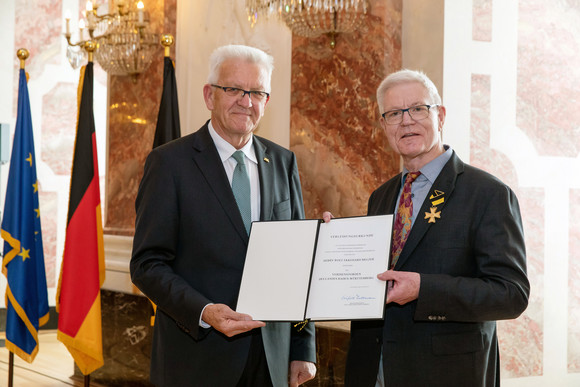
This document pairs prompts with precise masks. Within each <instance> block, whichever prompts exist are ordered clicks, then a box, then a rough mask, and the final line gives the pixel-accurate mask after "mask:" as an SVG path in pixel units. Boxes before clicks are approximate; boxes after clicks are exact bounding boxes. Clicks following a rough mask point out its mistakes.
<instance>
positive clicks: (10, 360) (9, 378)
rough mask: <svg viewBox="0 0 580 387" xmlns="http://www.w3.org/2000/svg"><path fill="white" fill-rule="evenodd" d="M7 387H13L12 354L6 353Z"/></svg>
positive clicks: (10, 352)
mask: <svg viewBox="0 0 580 387" xmlns="http://www.w3.org/2000/svg"><path fill="white" fill-rule="evenodd" d="M8 353H9V355H8V387H12V386H13V385H14V352H12V351H9V352H8Z"/></svg>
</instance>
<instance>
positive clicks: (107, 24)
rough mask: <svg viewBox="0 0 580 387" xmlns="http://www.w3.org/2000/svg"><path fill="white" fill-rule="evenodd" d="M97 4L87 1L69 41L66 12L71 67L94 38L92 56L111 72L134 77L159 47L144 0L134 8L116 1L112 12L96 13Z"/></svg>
mask: <svg viewBox="0 0 580 387" xmlns="http://www.w3.org/2000/svg"><path fill="white" fill-rule="evenodd" d="M98 8H99V6H97V4H96V1H95V3H93V2H92V1H90V0H89V1H87V6H86V10H85V11H84V12H83V14H84V18H83V19H81V20H79V40H78V41H77V42H76V43H73V42H72V41H71V31H70V15H69V14H68V13H67V14H66V15H65V23H66V32H65V38H66V40H67V43H68V46H69V47H68V49H67V58H68V60H69V62H70V63H71V65H72V66H73V68H76V67H78V66H79V65H80V63H81V62H82V61H84V59H85V57H86V53H85V52H84V51H85V50H84V45H85V43H86V42H87V41H94V42H95V44H96V51H95V59H96V60H97V63H99V65H100V66H101V67H102V68H103V70H105V71H106V72H107V73H109V74H110V75H131V76H133V79H134V80H136V77H137V75H138V74H140V73H142V72H143V71H145V70H146V69H147V68H148V67H149V65H150V64H151V61H152V60H153V57H154V54H155V51H156V50H158V49H159V45H158V44H159V43H158V42H159V38H158V36H157V34H154V33H152V32H150V30H149V13H148V12H146V11H145V10H144V5H143V1H139V2H138V3H137V10H135V9H134V7H131V6H129V5H128V4H127V2H126V1H125V0H118V1H117V2H116V8H117V9H116V11H115V12H114V13H106V14H103V15H99V14H98V12H97V10H98ZM85 30H86V31H85ZM87 33H88V37H87V36H86V34H87Z"/></svg>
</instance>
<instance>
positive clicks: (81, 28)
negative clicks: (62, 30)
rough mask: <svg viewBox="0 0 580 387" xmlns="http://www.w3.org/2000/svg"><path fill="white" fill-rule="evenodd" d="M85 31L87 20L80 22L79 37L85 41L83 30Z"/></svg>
mask: <svg viewBox="0 0 580 387" xmlns="http://www.w3.org/2000/svg"><path fill="white" fill-rule="evenodd" d="M84 29H85V19H81V20H79V36H80V40H83V30H84Z"/></svg>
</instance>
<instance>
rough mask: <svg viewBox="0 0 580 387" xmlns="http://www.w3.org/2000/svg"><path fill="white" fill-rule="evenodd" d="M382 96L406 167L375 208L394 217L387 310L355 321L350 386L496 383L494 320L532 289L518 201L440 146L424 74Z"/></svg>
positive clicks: (377, 195)
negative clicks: (376, 317)
mask: <svg viewBox="0 0 580 387" xmlns="http://www.w3.org/2000/svg"><path fill="white" fill-rule="evenodd" d="M377 100H378V105H379V110H380V113H381V119H380V123H381V126H382V128H383V130H384V132H385V134H386V136H387V138H388V141H389V144H390V146H391V147H392V149H393V150H394V151H395V152H397V153H398V154H400V155H401V158H402V161H403V171H402V173H400V174H398V175H397V176H395V177H393V178H392V179H391V180H389V181H387V182H386V183H384V184H383V185H382V186H381V187H379V188H378V189H377V190H376V191H374V192H373V193H372V194H371V196H370V199H369V202H368V214H369V215H377V214H395V222H394V225H393V235H392V244H391V257H390V265H389V267H388V268H385V269H388V270H386V271H385V272H383V273H379V274H378V278H379V279H380V280H383V281H388V286H387V306H386V308H385V315H384V320H379V321H355V322H352V324H351V338H350V348H349V352H348V356H347V365H346V386H351V387H375V386H388V387H425V386H429V387H435V386H441V387H443V386H445V387H449V386H470V387H477V386H480V387H483V386H497V385H499V349H498V339H497V330H496V323H495V320H501V319H512V318H516V317H517V316H519V315H520V314H521V313H522V312H523V311H524V310H525V308H526V307H527V304H528V297H529V293H530V284H529V282H528V279H527V275H526V255H525V246H524V236H523V229H522V222H521V217H520V210H519V205H518V201H517V198H516V196H515V194H514V192H513V191H512V190H511V189H510V188H509V187H508V186H507V185H505V184H504V183H502V182H501V181H499V180H498V179H497V178H495V177H493V176H491V175H490V174H488V173H486V172H484V171H482V170H479V169H476V168H474V167H471V166H469V165H467V164H465V163H463V162H462V161H461V160H460V159H459V157H458V156H457V154H456V153H455V152H454V151H453V149H452V148H451V147H450V146H448V145H444V144H443V142H442V139H441V133H442V131H443V124H444V122H445V114H446V110H445V107H444V106H443V105H442V104H441V97H440V96H439V93H438V92H437V89H436V87H435V85H434V84H433V82H431V80H430V79H429V78H427V76H426V75H425V74H423V73H421V72H417V71H410V70H401V71H398V72H396V73H393V74H391V75H389V76H388V77H387V78H385V79H384V80H383V82H382V83H381V84H380V86H379V87H378V90H377ZM331 216H332V215H331V214H330V213H325V214H324V218H325V220H326V221H330V218H331Z"/></svg>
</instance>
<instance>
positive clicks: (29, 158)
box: [26, 153, 32, 167]
mask: <svg viewBox="0 0 580 387" xmlns="http://www.w3.org/2000/svg"><path fill="white" fill-rule="evenodd" d="M26 161H28V162H29V163H30V166H31V167H32V153H28V158H27V159H26Z"/></svg>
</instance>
